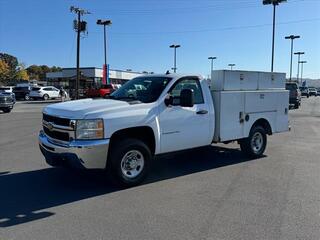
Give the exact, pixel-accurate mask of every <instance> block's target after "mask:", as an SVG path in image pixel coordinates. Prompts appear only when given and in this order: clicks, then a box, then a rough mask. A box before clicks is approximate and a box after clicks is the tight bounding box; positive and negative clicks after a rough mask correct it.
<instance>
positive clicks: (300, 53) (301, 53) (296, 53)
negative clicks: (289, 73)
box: [294, 52, 304, 83]
mask: <svg viewBox="0 0 320 240" xmlns="http://www.w3.org/2000/svg"><path fill="white" fill-rule="evenodd" d="M294 54H295V55H298V72H297V82H298V83H299V68H300V55H303V54H304V52H295V53H294Z"/></svg>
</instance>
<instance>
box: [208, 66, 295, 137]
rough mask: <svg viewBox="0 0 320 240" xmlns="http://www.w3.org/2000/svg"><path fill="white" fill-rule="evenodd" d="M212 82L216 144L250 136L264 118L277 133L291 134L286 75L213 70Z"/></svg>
mask: <svg viewBox="0 0 320 240" xmlns="http://www.w3.org/2000/svg"><path fill="white" fill-rule="evenodd" d="M211 79H212V81H211V86H210V89H211V95H212V99H213V104H214V108H215V133H214V139H213V141H214V142H224V141H230V140H235V139H241V138H245V137H248V136H249V133H250V129H251V126H252V125H253V124H254V123H255V122H256V121H258V120H260V119H262V120H263V119H265V120H267V121H268V122H269V123H270V128H271V131H272V132H273V133H274V132H284V131H288V109H289V92H288V91H287V90H285V73H269V72H253V71H231V70H217V71H212V74H211ZM260 121H261V120H260Z"/></svg>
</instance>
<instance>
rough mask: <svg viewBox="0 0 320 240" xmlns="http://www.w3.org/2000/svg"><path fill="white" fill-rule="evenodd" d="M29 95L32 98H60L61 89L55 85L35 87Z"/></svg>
mask: <svg viewBox="0 0 320 240" xmlns="http://www.w3.org/2000/svg"><path fill="white" fill-rule="evenodd" d="M29 97H30V98H32V99H37V98H38V99H39V98H42V99H43V100H48V99H50V98H58V97H60V95H59V89H58V88H55V87H53V86H46V87H33V88H32V89H31V91H30V93H29Z"/></svg>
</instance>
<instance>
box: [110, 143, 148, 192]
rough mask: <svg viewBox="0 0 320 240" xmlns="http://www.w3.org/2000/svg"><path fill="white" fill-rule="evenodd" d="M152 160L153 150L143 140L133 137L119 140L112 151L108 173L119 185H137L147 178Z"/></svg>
mask: <svg viewBox="0 0 320 240" xmlns="http://www.w3.org/2000/svg"><path fill="white" fill-rule="evenodd" d="M131 158H133V162H132V159H131ZM151 160H152V154H151V151H150V149H149V147H148V146H147V145H146V144H145V143H144V142H142V141H141V140H139V139H133V138H131V139H130V138H129V139H124V140H119V141H117V142H116V143H115V144H114V145H113V146H112V149H111V151H110V155H109V157H108V163H107V174H108V175H110V176H111V180H112V181H113V182H114V183H116V184H117V185H120V186H123V187H132V186H136V185H138V184H139V183H141V182H142V181H143V180H144V179H145V177H146V175H147V173H148V171H149V168H150V164H151ZM130 164H132V166H130Z"/></svg>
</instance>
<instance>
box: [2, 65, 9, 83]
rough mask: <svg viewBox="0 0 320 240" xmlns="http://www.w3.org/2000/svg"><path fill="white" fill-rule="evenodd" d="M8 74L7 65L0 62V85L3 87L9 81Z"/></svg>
mask: <svg viewBox="0 0 320 240" xmlns="http://www.w3.org/2000/svg"><path fill="white" fill-rule="evenodd" d="M9 73H10V69H9V65H8V64H7V63H6V62H5V61H3V60H0V83H2V84H4V85H6V84H7V82H8V79H9Z"/></svg>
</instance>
